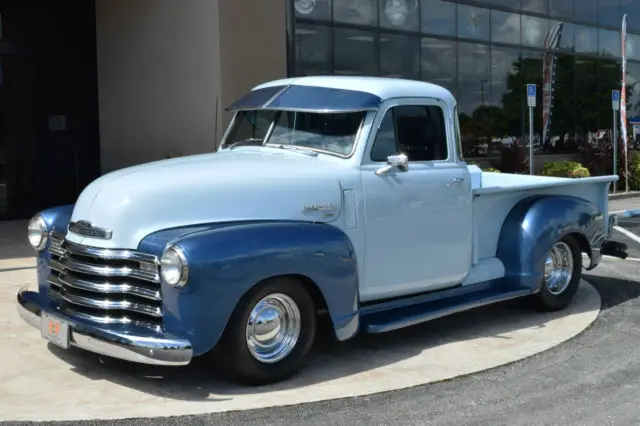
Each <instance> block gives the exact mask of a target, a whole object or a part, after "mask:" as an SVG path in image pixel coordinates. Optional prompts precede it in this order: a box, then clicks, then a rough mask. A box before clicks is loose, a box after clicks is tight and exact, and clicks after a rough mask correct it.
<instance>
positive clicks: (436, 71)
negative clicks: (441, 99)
mask: <svg viewBox="0 0 640 426" xmlns="http://www.w3.org/2000/svg"><path fill="white" fill-rule="evenodd" d="M456 64H457V58H456V42H455V41H448V40H436V39H430V38H423V39H422V67H421V69H422V76H421V78H422V80H424V81H428V82H430V83H434V84H438V85H440V86H442V87H445V88H447V89H449V91H451V93H453V94H454V95H455V94H456V81H457V73H456Z"/></svg>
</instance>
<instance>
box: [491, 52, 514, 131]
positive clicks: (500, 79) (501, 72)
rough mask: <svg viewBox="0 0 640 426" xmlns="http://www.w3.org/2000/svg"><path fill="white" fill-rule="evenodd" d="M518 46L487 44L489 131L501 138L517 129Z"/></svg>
mask: <svg viewBox="0 0 640 426" xmlns="http://www.w3.org/2000/svg"><path fill="white" fill-rule="evenodd" d="M519 66H520V49H517V48H504V47H492V48H491V101H490V104H491V106H492V107H493V109H492V110H491V116H490V118H491V134H492V135H493V136H494V137H497V138H500V139H504V138H507V139H508V138H511V137H513V136H515V135H518V134H519V133H520V97H521V95H520V94H519V93H518V92H519V91H520V90H521V88H522V85H521V84H520V75H519Z"/></svg>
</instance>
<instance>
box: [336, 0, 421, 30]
mask: <svg viewBox="0 0 640 426" xmlns="http://www.w3.org/2000/svg"><path fill="white" fill-rule="evenodd" d="M343 1H344V0H343ZM378 5H379V8H380V10H379V14H380V15H379V16H380V26H381V27H383V28H397V29H403V30H408V31H418V28H419V25H420V13H419V12H418V6H419V0H378Z"/></svg>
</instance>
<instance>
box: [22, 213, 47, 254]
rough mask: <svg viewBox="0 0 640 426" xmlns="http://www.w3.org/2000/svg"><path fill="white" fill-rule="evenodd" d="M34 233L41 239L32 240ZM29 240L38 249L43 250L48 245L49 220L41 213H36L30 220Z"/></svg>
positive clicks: (28, 227) (28, 228)
mask: <svg viewBox="0 0 640 426" xmlns="http://www.w3.org/2000/svg"><path fill="white" fill-rule="evenodd" d="M32 235H33V236H35V237H37V238H39V240H32V238H31V237H32ZM27 240H29V244H31V247H33V249H34V250H36V251H42V250H43V249H44V248H45V247H46V245H47V241H49V230H48V229H47V222H46V221H45V220H44V218H43V217H42V216H41V215H35V216H34V217H32V218H31V219H30V220H29V223H28V225H27Z"/></svg>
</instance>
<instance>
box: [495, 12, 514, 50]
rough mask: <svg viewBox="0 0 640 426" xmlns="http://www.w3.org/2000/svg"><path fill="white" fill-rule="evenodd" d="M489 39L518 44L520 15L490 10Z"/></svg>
mask: <svg viewBox="0 0 640 426" xmlns="http://www.w3.org/2000/svg"><path fill="white" fill-rule="evenodd" d="M491 40H492V41H499V42H502V43H513V44H520V15H518V14H516V13H507V12H500V11H497V10H492V11H491Z"/></svg>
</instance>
